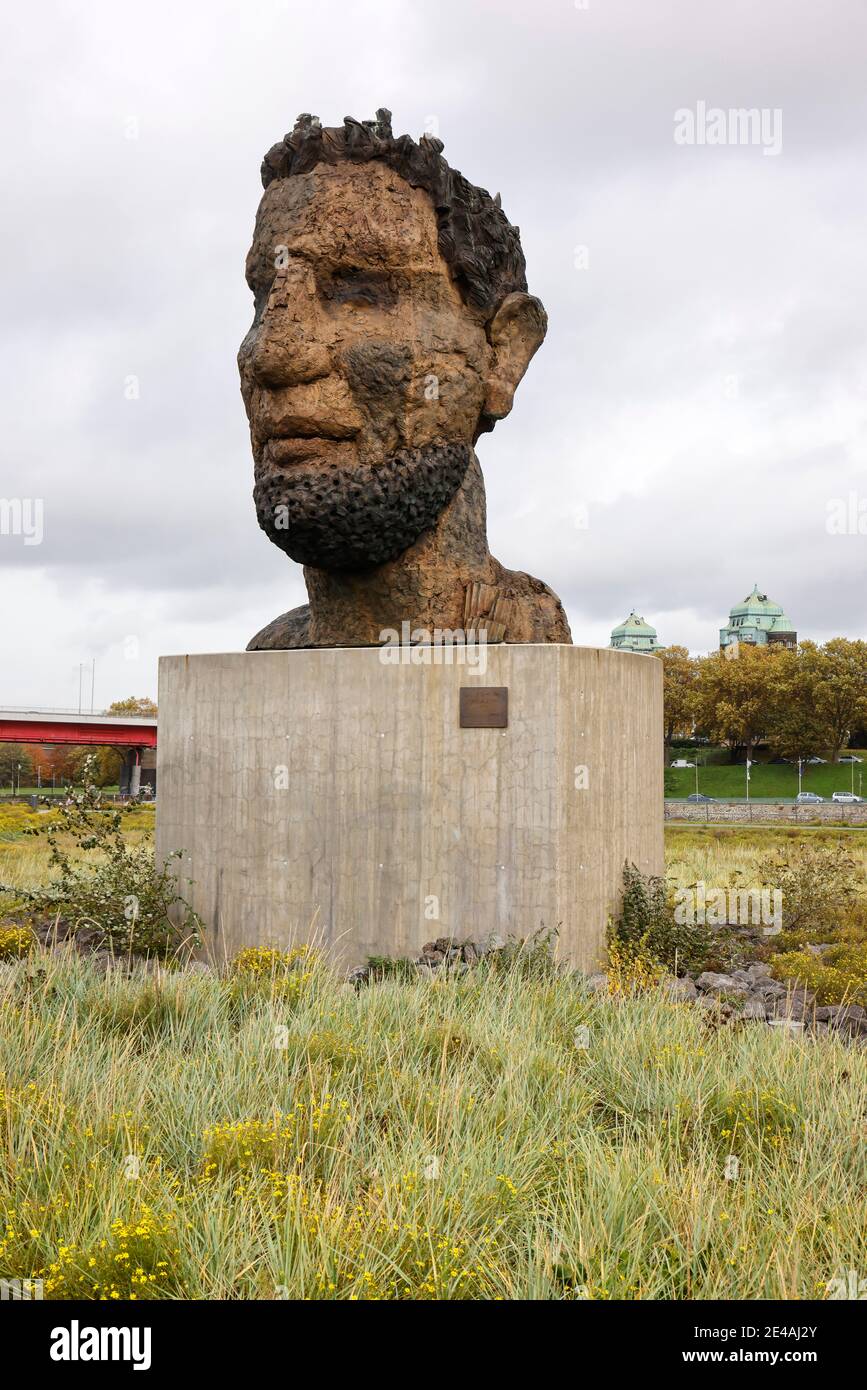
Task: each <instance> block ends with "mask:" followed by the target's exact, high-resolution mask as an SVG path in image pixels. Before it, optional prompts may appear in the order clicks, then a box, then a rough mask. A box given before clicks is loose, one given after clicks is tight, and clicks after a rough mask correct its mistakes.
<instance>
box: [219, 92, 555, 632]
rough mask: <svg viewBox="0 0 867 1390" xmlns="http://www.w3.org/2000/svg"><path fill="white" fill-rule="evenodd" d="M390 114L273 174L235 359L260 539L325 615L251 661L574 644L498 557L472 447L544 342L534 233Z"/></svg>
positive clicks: (321, 141) (311, 140) (314, 124)
mask: <svg viewBox="0 0 867 1390" xmlns="http://www.w3.org/2000/svg"><path fill="white" fill-rule="evenodd" d="M442 148H443V146H442V142H441V141H440V140H437V139H434V138H433V137H430V136H422V137H421V139H420V140H419V142H418V143H416V142H415V141H414V140H412V139H411V138H410V137H409V136H407V135H403V136H400V137H399V138H397V139H395V138H394V136H393V135H392V131H391V116H390V113H389V112H388V111H385V110H380V111H378V112H377V116H376V119H375V120H374V121H365V122H358V121H355V120H352V119H350V118H347V119H346V120H345V121H344V123H343V126H342V127H337V128H333V129H329V128H324V127H322V126H321V125H320V123H319V121H318V120H317V119H316V117H313V116H309V115H302V116H299V118H298V121H297V122H296V125H295V129H294V130H293V131H292V133H291V135H287V136H285V137H284V139H283V140H282V141H281V142H280V143H279V144H277V145H275V146H274V147H273V148H272V149H271V150H270V151H269V152H268V154H267V155H266V156H265V159H264V161H263V164H262V182H263V184H264V187H265V192H264V195H263V197H262V201H261V203H260V205H259V210H258V213H257V216H256V227H255V232H254V237H253V245H252V247H251V249H250V252H249V254H248V256H247V281H248V283H249V285H250V288H251V289H252V291H253V295H254V298H255V316H254V320H253V325H252V327H251V329H250V331H249V333H248V334H247V336H246V337H245V339H244V341H243V343H242V345H241V349H240V352H239V354H238V365H239V369H240V373H241V391H242V395H243V398H244V404H245V406H246V410H247V416H248V419H249V422H250V434H251V440H252V446H253V455H254V459H255V489H254V498H255V502H256V511H257V515H258V519H259V525H260V526H261V527H262V529H263V530H264V531H265V533H266V535H267V536H268V538H269V539H270V540H272V541H273V542H274V544H275V545H277V546H279V547H280V549H281V550H283V551H284V552H285V553H286V554H287V555H289V556H290V557H291V558H292V559H293V560H297V561H298V562H300V563H301V564H303V565H304V577H305V581H306V584H307V591H308V596H309V602H308V603H307V604H305V605H304V606H303V607H301V608H296V609H293V610H292V611H291V612H289V613H284V614H283V615H282V616H280V617H278V618H276V619H275V620H274V621H273V622H271V623H269V624H268V626H267V627H265V628H263V629H262V631H261V632H259V633H258V634H257V635H256V636H255V637H254V638H253V640H252V641H251V642H250V644H249V648H248V649H249V650H268V649H280V648H289V647H332V646H376V645H378V644H379V643H380V642H381V641H382V640H383V639H382V633H383V631H386V630H389V629H400V627H401V624H402V623H403V622H405V621H409V622H410V623H411V625H412V626H413V628H418V627H421V628H423V629H427V630H429V631H433V630H435V629H439V630H451V631H456V630H457V631H460V630H464V631H466V630H472V631H479V630H482V629H484V630H485V631H486V632H487V634H488V640H504V641H507V642H570V641H571V637H570V633H569V627H568V624H567V622H566V617H565V614H564V612H563V608H562V606H561V604H560V601H559V599H558V598H557V596H556V594H554V593H553V592H552V590H551V589H549V588H548V586H547V585H546V584H543V583H542V582H541V580H538V579H534V578H533V577H532V576H530V575H527V574H523V573H521V572H519V571H513V570H507V569H504V567H503V566H502V565H500V563H499V562H498V561H497V560H495V559H494V557H493V556H492V555H491V554H490V552H489V550H488V544H487V536H486V528H485V492H484V483H483V480H482V475H481V470H480V468H479V464H478V460H477V459H476V455H475V452H474V450H473V445H474V444H475V442H476V440H477V439H478V437H479V435H480V434H482V433H484V432H485V431H487V430H491V429H493V427H494V425H495V423H496V422H497V420H501V419H502V418H503V417H504V416H505V415H507V414H508V413H509V411H510V410H511V407H512V400H513V397H514V393H515V389H516V387H517V386H518V383H519V382H520V380H521V378H522V376H523V375H524V372H525V371H526V369H527V366H528V364H529V362H530V359H531V357H532V356H533V354H534V353H535V351H536V349H537V348H538V347H539V346H540V344H541V343H542V340H543V339H544V336H545V330H546V326H547V318H546V314H545V310H544V309H543V307H542V305H541V303H540V302H539V300H538V299H535V298H534V297H533V296H531V295H529V294H528V293H527V282H526V278H525V273H524V269H525V268H524V257H523V253H522V251H521V243H520V239H519V234H518V228H517V227H513V226H511V224H510V223H509V222H508V220H507V219H506V217H505V215H504V214H503V212H502V210H501V208H500V205H499V195H498V196H497V198H491V196H490V194H488V193H487V192H485V191H484V189H480V188H475V187H474V186H473V185H472V184H470V183H468V182H467V180H466V179H464V178H463V177H462V175H461V174H459V173H458V172H457V171H456V170H453V169H451V168H450V167H449V165H448V164H447V163H446V161H445V159H443V157H442V154H441V150H442Z"/></svg>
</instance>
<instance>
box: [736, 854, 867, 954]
mask: <svg viewBox="0 0 867 1390" xmlns="http://www.w3.org/2000/svg"><path fill="white" fill-rule="evenodd" d="M791 854H792V851H791V848H781V849H779V850H777V852H776V853H775V854H771V855H768V856H767V857H766V858H765V859H764V860H762V862H761V864H760V865H759V874H760V878H761V882H762V885H763V887H769V888H772V889H773V888H779V889H780V891H781V893H782V902H783V931H784V932H787V933H795V932H797V933H800V934H801V939H802V940H806V939H811V940H818V941H821V940H823V939H827V936H828V935H829V934H833V933H834V931H836V930H837V929H838V928H839V927H840V926H841V925H843V924H844V923H845V922H846V920H847V918H848V917H849V916H850V914H851V913H852V911H853V909H854V907H855V905H856V902H857V899H858V895H859V891H860V888H859V880H858V865H857V864H856V863H855V861H854V859H853V858H852V857H851V855H850V854H849V852H848V850H847V849H846V847H845V846H844V845H840V844H836V845H833V844H832V845H821V844H807V843H803V842H800V843H799V844H798V846H797V855H796V856H795V857H790V856H791Z"/></svg>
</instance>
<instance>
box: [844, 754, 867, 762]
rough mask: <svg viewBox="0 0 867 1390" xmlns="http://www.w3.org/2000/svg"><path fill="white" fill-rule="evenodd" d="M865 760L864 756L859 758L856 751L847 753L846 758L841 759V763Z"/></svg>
mask: <svg viewBox="0 0 867 1390" xmlns="http://www.w3.org/2000/svg"><path fill="white" fill-rule="evenodd" d="M863 761H864V759H863V758H857V757H856V756H855V754H854V753H847V754H846V756H845V757H844V758H841V759H840V762H841V763H863Z"/></svg>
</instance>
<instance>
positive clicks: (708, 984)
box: [696, 970, 748, 994]
mask: <svg viewBox="0 0 867 1390" xmlns="http://www.w3.org/2000/svg"><path fill="white" fill-rule="evenodd" d="M696 984H697V985H698V988H699V989H700V990H703V991H704V993H705V994H747V993H748V988H747V986H746V985H745V984H743V983H742V982H741V981H740V980H736V979H735V978H734V976H733V975H718V974H716V972H715V971H713V970H705V972H704V973H703V974H702V975H699V977H698V979H697V980H696Z"/></svg>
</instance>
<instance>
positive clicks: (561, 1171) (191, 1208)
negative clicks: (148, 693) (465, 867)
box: [0, 954, 867, 1299]
mask: <svg viewBox="0 0 867 1390" xmlns="http://www.w3.org/2000/svg"><path fill="white" fill-rule="evenodd" d="M279 983H280V982H279V981H278V982H272V981H270V980H269V979H268V978H263V979H262V981H261V984H260V987H259V988H257V989H252V990H250V989H245V990H243V991H240V992H239V991H238V990H237V988H234V987H233V982H232V980H231V979H221V978H219V977H217V976H214V975H205V974H190V973H176V974H165V973H162V974H157V975H146V974H135V975H133V977H131V978H129V979H127V978H126V977H124V976H121V975H120V974H119V973H118V974H115V973H111V974H109V976H107V977H105V978H102V977H100V976H99V975H98V974H97V973H96V972H95V970H94V969H93V967H92V965H90V964H88V963H87V962H86V961H82V960H80V959H77V958H74V957H73V956H72V955H69V956H66V955H62V954H55V955H52V956H43V957H31V958H30V959H29V960H24V961H21V962H14V963H8V964H6V965H5V966H3V967H2V973H0V1012H2V1018H3V1020H4V1022H3V1029H2V1032H3V1037H2V1066H3V1073H4V1075H5V1082H4V1087H5V1090H4V1093H3V1099H2V1101H0V1134H2V1137H3V1146H4V1152H3V1163H2V1170H0V1192H2V1198H3V1205H4V1208H5V1209H6V1212H7V1232H6V1237H5V1240H3V1241H0V1276H6V1277H10V1276H14V1275H17V1276H19V1277H28V1276H36V1277H38V1276H40V1275H41V1277H43V1278H44V1279H45V1292H46V1297H52V1296H54V1297H59V1296H64V1295H68V1294H69V1293H70V1292H72V1293H75V1294H77V1295H78V1296H83V1297H103V1296H105V1297H118V1298H126V1297H129V1296H135V1297H163V1298H245V1299H271V1298H285V1297H293V1298H294V1297H298V1298H315V1299H323V1298H324V1299H356V1298H360V1299H384V1298H398V1299H400V1298H407V1299H409V1298H412V1299H426V1298H429V1299H436V1298H438V1299H453V1298H458V1299H460V1298H474V1299H497V1298H504V1299H522V1298H529V1299H574V1298H591V1299H598V1298H605V1299H609V1298H614V1299H637V1298H644V1299H646V1298H663V1299H672V1298H674V1299H680V1298H697V1299H706V1298H739V1299H740V1298H744V1299H763V1298H804V1297H807V1298H809V1297H823V1296H825V1293H826V1288H827V1285H828V1283H829V1281H831V1280H832V1279H835V1278H838V1277H843V1276H845V1274H846V1272H847V1271H848V1270H850V1269H855V1270H859V1271H863V1270H864V1269H865V1267H867V1251H865V1249H864V1241H865V1237H864V1220H863V1216H864V1210H863V1202H864V1192H865V1182H867V1164H865V1155H864V1143H863V1140H864V1123H865V1114H864V1102H865V1070H867V1068H865V1058H864V1054H863V1052H861V1051H859V1050H856V1049H854V1048H847V1047H845V1046H844V1045H843V1044H842V1043H840V1042H839V1041H837V1040H835V1039H833V1038H831V1037H827V1038H822V1039H821V1040H818V1041H811V1040H809V1038H804V1037H801V1038H790V1037H787V1036H785V1035H781V1034H780V1033H779V1032H778V1031H776V1030H771V1029H763V1028H750V1027H745V1028H744V1029H743V1030H740V1031H735V1030H732V1029H725V1028H722V1029H720V1028H717V1027H716V1026H715V1022H714V1020H713V1019H712V1018H708V1017H706V1016H705V1015H704V1014H703V1013H702V1012H701V1011H698V1010H695V1009H692V1008H689V1007H685V1006H683V1005H680V1004H676V1003H673V1002H671V1001H669V1000H668V999H667V998H666V997H665V996H664V995H663V994H661V993H650V994H647V995H643V996H641V997H636V998H632V999H626V1000H623V1001H620V1002H617V1001H615V1000H612V999H610V998H608V997H603V996H599V995H594V994H589V993H587V992H586V991H585V989H584V987H583V986H582V985H581V984H580V983H578V982H576V981H575V980H574V979H573V978H569V977H564V976H560V977H554V976H551V977H549V978H545V977H541V978H538V977H537V978H528V976H527V973H526V971H522V970H521V968H520V959H517V960H516V962H515V964H514V966H513V968H512V969H511V970H510V971H508V972H505V973H501V974H490V975H485V974H484V973H483V972H476V973H475V974H472V975H467V976H464V977H462V978H461V979H458V980H442V981H440V980H437V981H434V982H431V981H427V980H421V979H420V980H418V981H416V982H412V983H407V982H401V981H398V980H383V981H381V982H379V983H376V984H374V985H372V986H370V987H368V988H363V989H361V990H360V991H359V992H356V991H355V990H354V989H353V988H352V986H350V985H347V984H346V983H344V982H342V981H341V980H339V979H337V978H335V977H334V976H333V975H332V974H331V972H330V970H329V969H328V967H327V966H326V965H325V964H324V963H323V962H322V961H319V960H316V959H314V960H312V961H311V962H310V963H309V965H305V967H304V971H303V984H302V986H301V987H300V988H299V989H297V990H293V991H291V992H289V993H288V994H287V992H286V991H285V989H279V988H276V985H277V984H279ZM732 1158H734V1159H736V1160H737V1165H736V1171H737V1176H736V1177H732V1176H729V1177H727V1176H726V1173H727V1172H729V1173H731V1172H732V1171H733V1164H732Z"/></svg>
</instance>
